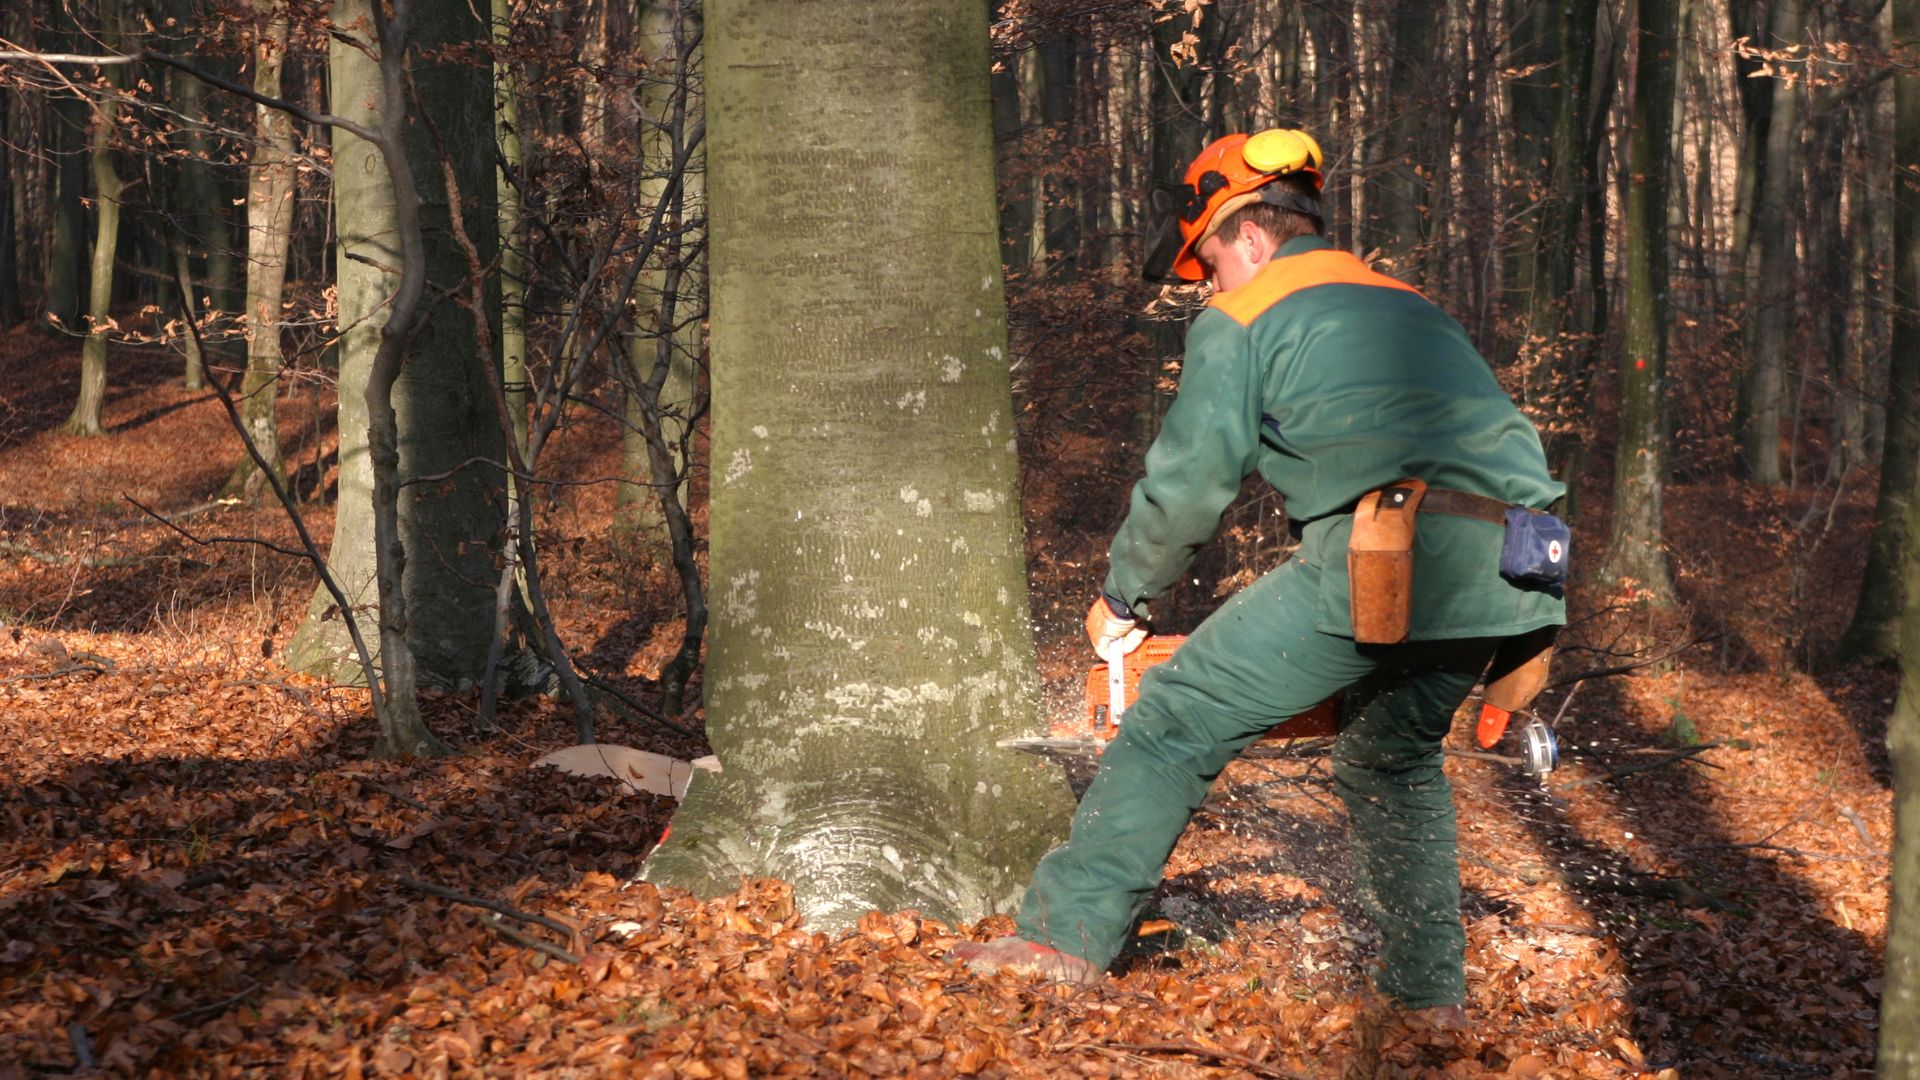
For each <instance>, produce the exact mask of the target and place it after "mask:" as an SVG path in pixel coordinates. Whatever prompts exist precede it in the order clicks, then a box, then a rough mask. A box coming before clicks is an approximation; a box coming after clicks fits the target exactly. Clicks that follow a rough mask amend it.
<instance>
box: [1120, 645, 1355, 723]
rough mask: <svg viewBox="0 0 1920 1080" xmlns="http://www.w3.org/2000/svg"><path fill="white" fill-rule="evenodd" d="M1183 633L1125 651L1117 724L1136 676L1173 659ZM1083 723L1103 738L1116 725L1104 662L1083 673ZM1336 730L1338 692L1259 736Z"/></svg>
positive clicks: (1136, 689) (1136, 692)
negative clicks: (1084, 706) (1084, 705)
mask: <svg viewBox="0 0 1920 1080" xmlns="http://www.w3.org/2000/svg"><path fill="white" fill-rule="evenodd" d="M1186 640H1187V638H1186V635H1184V634H1167V635H1164V636H1157V637H1150V638H1148V639H1147V640H1145V641H1143V642H1141V643H1140V647H1139V648H1137V649H1135V650H1133V651H1132V652H1130V653H1128V654H1127V656H1126V659H1125V660H1124V662H1123V663H1122V666H1121V680H1122V691H1123V694H1124V698H1123V700H1124V704H1123V705H1122V714H1121V718H1120V720H1121V723H1125V722H1126V715H1125V711H1124V710H1126V709H1129V708H1132V706H1133V703H1134V700H1135V699H1137V698H1138V697H1139V696H1140V677H1141V676H1143V675H1145V674H1146V673H1147V669H1148V668H1151V667H1153V666H1155V665H1157V664H1164V663H1166V662H1167V661H1168V660H1171V659H1173V654H1174V653H1175V652H1177V651H1178V650H1179V648H1180V646H1181V645H1183V644H1185V643H1186ZM1086 723H1087V727H1088V728H1090V729H1091V730H1092V731H1093V733H1094V734H1095V735H1097V736H1099V737H1100V738H1103V739H1111V738H1113V736H1114V735H1115V733H1117V732H1118V731H1119V730H1120V728H1119V725H1118V724H1114V723H1112V722H1110V718H1109V716H1108V709H1107V665H1105V664H1095V665H1093V668H1092V669H1091V670H1089V671H1088V672H1087V711H1086ZM1339 733H1340V698H1339V696H1338V695H1335V696H1334V697H1330V698H1328V699H1327V700H1325V701H1323V702H1321V703H1320V704H1318V705H1315V706H1314V707H1313V708H1311V709H1308V710H1307V711H1306V712H1303V713H1301V714H1300V715H1298V716H1296V717H1294V718H1292V719H1290V720H1288V721H1286V722H1285V723H1282V724H1280V725H1279V726H1277V727H1275V728H1274V729H1273V730H1272V731H1269V732H1267V733H1266V735H1264V736H1262V738H1264V739H1313V738H1322V737H1328V736H1333V735H1338V734H1339Z"/></svg>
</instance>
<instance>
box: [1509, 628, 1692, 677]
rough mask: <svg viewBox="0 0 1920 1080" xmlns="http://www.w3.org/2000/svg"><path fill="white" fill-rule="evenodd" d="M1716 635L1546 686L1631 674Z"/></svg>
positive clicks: (1575, 675) (1577, 674) (1661, 661)
mask: <svg viewBox="0 0 1920 1080" xmlns="http://www.w3.org/2000/svg"><path fill="white" fill-rule="evenodd" d="M1718 636H1719V635H1717V634H1702V635H1700V636H1699V637H1697V638H1694V639H1693V640H1692V641H1689V642H1687V643H1686V644H1684V645H1676V646H1674V647H1673V648H1671V649H1668V650H1667V651H1666V652H1663V653H1661V654H1660V655H1658V656H1650V657H1648V658H1647V659H1645V660H1635V661H1634V662H1633V663H1631V664H1619V665H1616V666H1614V667H1607V668H1595V669H1594V670H1592V671H1581V672H1576V673H1574V674H1572V675H1564V676H1562V677H1560V678H1558V679H1555V680H1553V681H1552V682H1550V683H1548V684H1547V688H1548V689H1552V688H1554V687H1556V686H1566V685H1568V684H1569V683H1581V682H1585V681H1587V680H1588V679H1605V678H1610V677H1612V676H1614V675H1631V674H1633V673H1634V672H1636V671H1638V670H1640V669H1641V668H1644V667H1652V666H1653V665H1655V664H1659V663H1664V662H1666V661H1668V660H1671V659H1673V658H1674V657H1676V656H1678V655H1680V654H1681V653H1683V652H1685V651H1687V650H1688V649H1691V648H1693V647H1694V646H1695V645H1704V644H1706V643H1707V642H1709V641H1712V640H1713V639H1714V638H1715V637H1718Z"/></svg>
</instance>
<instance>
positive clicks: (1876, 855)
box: [1677, 841, 1893, 862]
mask: <svg viewBox="0 0 1920 1080" xmlns="http://www.w3.org/2000/svg"><path fill="white" fill-rule="evenodd" d="M1709 848H1735V849H1738V850H1741V851H1778V852H1780V853H1781V854H1782V855H1792V856H1794V857H1795V858H1800V859H1814V860H1817V861H1819V862H1874V861H1876V860H1879V859H1891V858H1893V852H1891V851H1869V852H1867V853H1866V854H1865V855H1828V854H1827V853H1825V852H1823V851H1805V850H1803V849H1801V848H1790V847H1782V846H1780V845H1779V844H1769V843H1766V842H1764V841H1761V842H1756V843H1751V844H1742V843H1738V842H1733V841H1729V842H1727V843H1724V844H1689V845H1687V846H1686V847H1683V848H1679V849H1677V850H1679V851H1704V850H1707V849H1709Z"/></svg>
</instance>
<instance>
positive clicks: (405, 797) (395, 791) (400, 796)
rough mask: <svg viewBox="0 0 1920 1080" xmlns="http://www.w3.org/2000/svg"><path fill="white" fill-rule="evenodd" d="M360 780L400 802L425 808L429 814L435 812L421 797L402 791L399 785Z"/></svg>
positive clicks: (421, 808)
mask: <svg viewBox="0 0 1920 1080" xmlns="http://www.w3.org/2000/svg"><path fill="white" fill-rule="evenodd" d="M360 782H361V783H362V784H364V785H366V786H367V787H370V788H373V789H374V790H376V791H379V792H382V793H384V794H386V795H387V796H388V797H389V798H391V799H393V800H394V801H395V802H399V803H402V804H404V805H407V806H411V807H413V808H414V809H415V810H423V811H425V812H427V813H429V814H431V813H433V812H434V809H433V807H431V806H428V805H427V804H426V803H423V802H421V801H420V800H419V799H416V798H414V797H413V796H411V795H409V794H407V793H406V792H404V791H401V790H400V789H399V788H397V787H393V786H391V785H388V784H376V783H373V782H371V781H367V780H362V781H360Z"/></svg>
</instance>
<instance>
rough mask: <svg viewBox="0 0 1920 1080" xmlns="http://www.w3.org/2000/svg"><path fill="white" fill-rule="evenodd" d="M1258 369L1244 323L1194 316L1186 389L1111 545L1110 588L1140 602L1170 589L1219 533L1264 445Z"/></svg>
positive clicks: (1150, 453) (1213, 314) (1216, 315)
mask: <svg viewBox="0 0 1920 1080" xmlns="http://www.w3.org/2000/svg"><path fill="white" fill-rule="evenodd" d="M1257 368H1258V365H1257V364H1256V363H1255V362H1254V358H1253V355H1252V349H1251V348H1250V346H1249V339H1248V334H1247V331H1246V329H1245V328H1244V327H1242V326H1241V325H1240V324H1239V323H1237V322H1235V321H1234V320H1233V319H1232V318H1230V317H1228V316H1227V315H1225V314H1222V313H1221V312H1219V311H1215V310H1211V309H1210V310H1208V311H1205V312H1203V313H1201V315H1200V317H1199V318H1198V319H1196V320H1194V324H1193V328H1192V329H1191V330H1190V331H1189V332H1188V334H1187V352H1186V360H1185V363H1184V365H1183V367H1182V370H1181V373H1180V390H1179V392H1178V393H1177V394H1176V395H1175V396H1174V399H1173V405H1172V407H1171V408H1169V409H1168V410H1167V415H1166V417H1165V419H1164V420H1163V421H1162V423H1161V426H1160V434H1159V435H1158V436H1157V437H1155V438H1154V440H1153V446H1151V447H1150V448H1148V450H1147V463H1146V464H1147V472H1146V475H1145V476H1144V477H1142V478H1141V479H1140V482H1139V483H1137V484H1135V485H1134V486H1133V500H1132V502H1131V504H1130V505H1129V507H1128V510H1127V519H1126V520H1125V521H1124V522H1122V523H1121V525H1120V530H1119V532H1117V533H1115V534H1114V538H1113V546H1112V548H1111V549H1109V550H1108V552H1107V557H1108V564H1109V567H1108V572H1107V579H1106V584H1105V586H1104V589H1105V592H1106V594H1107V595H1108V596H1110V597H1113V598H1114V599H1116V600H1120V601H1123V602H1124V603H1126V604H1127V605H1128V606H1130V607H1133V606H1138V605H1139V604H1141V603H1142V602H1144V601H1147V600H1151V599H1153V598H1155V597H1157V596H1159V595H1161V594H1162V593H1164V592H1166V590H1167V589H1168V588H1169V587H1170V586H1171V585H1172V584H1173V583H1174V582H1175V581H1177V580H1179V578H1180V575H1181V573H1183V572H1184V571H1185V570H1186V568H1187V564H1188V563H1189V562H1191V561H1192V559H1193V553H1194V551H1195V550H1197V549H1198V548H1199V547H1200V545H1202V544H1204V543H1206V542H1207V541H1208V540H1210V539H1212V538H1213V534H1214V532H1215V530H1217V529H1218V528H1219V527H1220V515H1221V514H1222V513H1224V512H1225V511H1226V509H1227V506H1228V504H1230V503H1231V502H1233V499H1234V496H1236V495H1238V494H1239V493H1240V481H1241V480H1242V479H1243V478H1244V477H1245V476H1246V475H1247V473H1249V472H1251V471H1252V470H1253V467H1254V464H1255V455H1256V454H1257V452H1258V451H1259V446H1260V379H1259V376H1258V370H1257Z"/></svg>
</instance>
